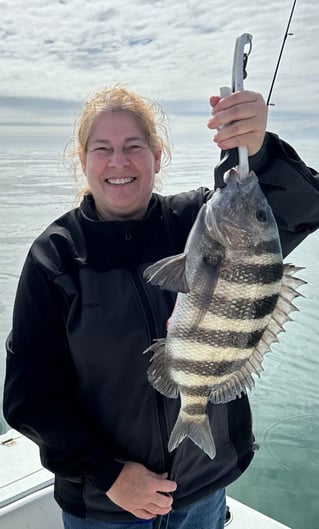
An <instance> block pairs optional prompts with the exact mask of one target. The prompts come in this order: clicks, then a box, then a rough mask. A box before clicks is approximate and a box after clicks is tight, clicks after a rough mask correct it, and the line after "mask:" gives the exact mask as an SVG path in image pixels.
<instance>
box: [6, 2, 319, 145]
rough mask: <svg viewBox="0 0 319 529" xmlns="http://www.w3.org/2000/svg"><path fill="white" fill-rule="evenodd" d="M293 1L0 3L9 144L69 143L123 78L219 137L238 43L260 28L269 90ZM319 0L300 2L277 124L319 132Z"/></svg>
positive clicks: (260, 70)
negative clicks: (216, 123) (93, 99)
mask: <svg viewBox="0 0 319 529" xmlns="http://www.w3.org/2000/svg"><path fill="white" fill-rule="evenodd" d="M292 3H293V2H292V1H291V0H279V1H278V0H267V1H266V0H227V1H225V0H205V1H201V0H184V1H182V0H175V1H172V0H135V1H128V0H113V1H111V0H94V1H93V0H91V1H90V0H50V1H48V0H30V1H28V2H26V1H25V0H8V1H1V0H0V13H1V17H0V143H2V145H3V146H6V145H8V144H10V143H14V142H16V141H18V140H23V141H24V142H27V139H26V138H27V137H29V139H35V140H36V141H38V142H40V143H41V142H47V141H51V140H52V141H53V140H54V139H55V138H57V139H58V140H60V139H61V138H62V141H63V142H64V140H65V139H66V138H67V137H68V136H69V135H70V134H71V131H72V124H73V121H74V115H75V113H76V112H77V110H78V109H79V107H80V104H81V102H82V101H83V100H84V99H85V97H86V96H87V95H88V94H89V93H90V92H92V91H93V90H95V89H96V88H99V87H101V86H103V85H106V84H113V83H116V82H121V83H124V84H126V85H127V86H129V87H131V88H133V89H135V90H137V91H138V92H140V93H141V94H142V95H145V96H147V97H151V98H155V99H156V100H158V101H159V102H161V103H162V105H163V106H164V109H165V110H166V112H167V113H168V115H169V117H170V122H171V126H172V129H173V133H176V134H177V135H178V137H181V138H184V139H187V140H189V139H191V138H197V139H200V138H201V135H202V134H203V136H204V134H207V130H206V123H207V119H208V117H209V105H208V99H209V96H210V95H211V94H216V93H218V92H219V87H220V86H224V85H229V84H230V77H231V66H232V59H233V51H234V44H235V39H236V37H238V36H239V35H241V34H242V33H245V32H248V33H251V34H252V35H253V50H252V53H251V55H250V57H249V62H248V78H247V80H246V82H245V87H246V88H248V89H251V90H256V91H260V92H261V93H262V94H263V95H264V97H265V99H266V98H267V95H268V91H269V88H270V84H271V80H272V76H273V74H274V69H275V65H276V62H277V59H278V55H279V51H280V48H281V45H282V41H283V37H284V34H285V30H286V27H287V23H288V19H289V15H290V11H291V7H292ZM318 21H319V1H318V0H297V5H296V9H295V13H294V17H293V20H292V23H291V27H290V31H291V32H292V33H293V36H289V37H288V39H287V42H286V46H285V51H284V54H283V58H282V62H281V66H280V69H279V73H278V77H277V81H276V84H275V87H274V91H273V97H272V102H273V103H275V106H274V107H271V109H270V116H269V128H271V129H272V130H275V131H277V132H280V133H281V134H286V135H288V136H289V135H291V136H294V135H295V136H298V135H301V136H305V135H308V136H309V137H311V138H313V137H318V132H319V127H318V123H319V52H318Z"/></svg>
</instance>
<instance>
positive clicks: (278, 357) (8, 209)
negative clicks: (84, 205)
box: [0, 142, 319, 529]
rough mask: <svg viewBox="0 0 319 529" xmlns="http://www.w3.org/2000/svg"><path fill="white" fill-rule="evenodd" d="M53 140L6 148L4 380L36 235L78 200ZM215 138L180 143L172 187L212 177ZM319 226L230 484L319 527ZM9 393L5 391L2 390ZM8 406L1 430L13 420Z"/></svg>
mask: <svg viewBox="0 0 319 529" xmlns="http://www.w3.org/2000/svg"><path fill="white" fill-rule="evenodd" d="M294 146H295V147H296V149H297V150H298V151H299V152H300V153H301V154H302V156H303V158H304V160H305V161H306V163H307V164H308V165H311V166H313V167H315V166H317V165H318V164H317V150H316V145H315V143H314V142H303V143H302V142H299V144H298V143H296V142H295V143H294ZM61 151H62V149H61V150H57V149H54V148H47V149H41V150H39V149H37V150H36V149H31V148H30V149H28V150H21V149H18V150H17V149H15V150H12V151H10V150H2V151H1V180H2V182H1V183H2V185H1V196H0V292H1V296H0V314H1V318H0V343H1V345H0V390H1V396H2V386H3V377H4V369H5V347H4V341H5V338H6V336H7V334H8V332H9V330H10V327H11V314H12V306H13V301H14V295H15V290H16V286H17V281H18V278H19V274H20V271H21V267H22V265H23V262H24V259H25V256H26V253H27V251H28V248H29V247H30V245H31V243H32V241H33V239H34V238H35V237H36V236H37V235H38V234H39V233H40V232H41V231H42V230H43V229H44V228H45V227H46V226H47V225H48V224H49V223H50V222H51V221H52V220H54V219H55V218H56V217H58V216H59V215H61V214H63V213H64V212H65V211H66V210H67V209H69V208H70V207H72V204H73V196H74V195H73V191H74V186H73V182H72V181H71V179H70V177H69V176H68V173H67V171H66V169H65V167H64V165H63V163H62V154H61ZM211 151H212V149H211V146H210V145H207V146H196V147H194V145H179V146H178V145H177V146H176V147H175V150H174V154H173V162H172V164H171V167H170V169H169V170H168V174H167V175H166V177H165V185H164V188H163V192H167V193H173V192H178V191H181V190H186V189H191V188H196V187H198V186H200V185H208V186H211V185H212V184H213V169H214V165H215V163H216V156H215V155H214V154H212V152H211ZM318 261H319V232H318V233H315V234H312V235H311V236H310V237H309V238H308V239H306V240H305V241H304V242H303V243H302V244H301V245H300V246H299V247H298V248H297V249H296V250H295V251H294V252H292V253H291V254H290V255H289V256H288V258H287V262H291V263H293V264H295V265H298V266H303V267H305V269H304V270H302V271H301V272H300V273H299V275H300V277H302V278H304V279H305V280H306V281H307V285H305V286H304V287H303V288H302V293H303V295H304V298H298V300H297V302H296V303H297V305H298V308H299V309H300V311H299V312H294V313H293V319H294V321H293V322H290V323H288V324H287V325H286V333H282V334H281V336H280V343H279V344H276V345H274V346H273V348H272V351H271V352H270V353H268V354H267V355H266V358H265V361H264V373H263V375H262V377H261V379H260V380H258V381H257V382H256V387H255V388H254V390H253V392H252V393H251V394H250V401H251V405H252V412H253V421H254V432H255V436H256V441H257V442H258V444H259V445H260V449H259V451H258V452H257V453H256V456H255V459H254V461H253V463H252V464H251V466H250V467H249V469H248V470H247V471H246V472H245V474H244V475H243V476H242V477H241V478H240V479H239V480H238V481H237V482H236V483H234V484H233V485H231V486H230V487H229V488H228V490H227V493H228V494H229V495H231V496H232V497H234V498H236V499H238V500H239V501H242V502H244V503H246V504H247V505H250V506H251V507H253V508H256V509H257V510H259V511H261V512H263V513H265V514H267V515H269V516H271V517H273V518H275V519H277V520H279V521H281V522H282V523H285V524H287V525H288V526H289V527H291V528H292V529H316V528H317V527H319V501H318V499H319V443H318V439H319V397H318V375H319V331H318V316H319V277H318V272H317V270H318V264H317V263H318ZM0 400H1V397H0ZM6 427H7V426H6V424H5V421H4V419H3V417H2V415H1V413H0V432H1V431H5V429H6Z"/></svg>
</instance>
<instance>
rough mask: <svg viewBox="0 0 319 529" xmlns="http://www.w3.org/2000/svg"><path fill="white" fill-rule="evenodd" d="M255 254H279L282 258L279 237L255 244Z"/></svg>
mask: <svg viewBox="0 0 319 529" xmlns="http://www.w3.org/2000/svg"><path fill="white" fill-rule="evenodd" d="M254 253H255V255H261V254H263V253H267V254H274V255H279V256H280V258H281V247H280V244H279V241H278V239H270V240H269V241H262V242H261V243H259V244H256V246H254Z"/></svg>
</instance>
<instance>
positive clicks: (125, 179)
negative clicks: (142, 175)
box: [105, 176, 136, 186]
mask: <svg viewBox="0 0 319 529" xmlns="http://www.w3.org/2000/svg"><path fill="white" fill-rule="evenodd" d="M135 180H136V177H135V176H122V177H120V178H119V177H117V178H106V179H105V182H106V183H107V184H109V185H115V186H118V185H126V184H131V183H132V182H134V181H135Z"/></svg>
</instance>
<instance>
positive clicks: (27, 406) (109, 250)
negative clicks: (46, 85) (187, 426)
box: [4, 134, 319, 521]
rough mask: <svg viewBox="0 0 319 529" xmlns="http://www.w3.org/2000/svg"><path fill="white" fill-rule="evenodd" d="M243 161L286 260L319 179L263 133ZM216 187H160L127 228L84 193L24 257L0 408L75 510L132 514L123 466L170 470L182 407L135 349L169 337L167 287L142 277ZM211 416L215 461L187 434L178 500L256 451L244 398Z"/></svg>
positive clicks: (227, 476) (222, 481) (216, 484)
mask: <svg viewBox="0 0 319 529" xmlns="http://www.w3.org/2000/svg"><path fill="white" fill-rule="evenodd" d="M251 165H253V168H255V169H256V170H257V171H258V176H259V179H260V183H261V186H262V188H263V190H264V192H265V194H266V195H267V197H268V201H269V202H270V204H271V206H272V208H273V210H274V213H275V216H276V218H277V222H278V225H279V229H280V236H281V241H282V247H283V253H284V254H285V255H286V254H287V253H288V252H289V251H291V250H292V249H293V248H294V247H295V246H297V244H298V243H299V242H301V241H302V240H303V239H304V238H305V237H306V236H307V234H309V233H310V232H312V231H313V230H315V229H316V228H317V227H318V226H319V179H318V175H317V176H316V175H315V172H314V171H312V170H310V169H308V168H307V167H306V166H305V165H304V164H303V162H301V161H300V159H299V158H298V156H297V155H296V153H295V152H294V151H293V150H292V149H291V147H289V146H288V145H287V144H284V143H283V142H281V141H280V140H279V139H278V138H277V137H276V136H274V135H270V134H268V135H267V138H266V141H265V144H264V147H263V149H262V150H261V152H260V153H258V154H257V155H256V156H255V157H253V158H252V159H251ZM254 165H255V167H254ZM210 194H211V191H209V190H208V189H204V188H200V189H198V190H197V191H190V192H187V193H180V194H178V195H174V196H169V197H162V196H159V195H156V194H154V195H153V197H152V199H151V202H150V205H149V208H148V211H147V213H146V215H145V217H144V218H143V219H142V220H138V221H123V222H101V221H99V220H98V219H97V217H96V214H95V208H94V202H93V198H92V197H91V196H87V197H86V198H85V199H84V200H83V201H82V203H81V205H80V207H79V208H76V209H74V210H72V211H70V212H68V213H67V214H65V215H64V216H62V217H61V218H59V219H58V220H56V221H55V222H54V223H53V224H51V225H50V226H49V227H48V228H47V229H46V231H45V232H44V233H43V234H42V235H40V237H39V238H38V239H37V240H36V241H35V242H34V243H33V245H32V247H31V250H30V252H29V254H28V256H27V259H26V262H25V265H24V268H23V272H22V275H21V278H20V281H19V285H18V290H17V295H16V301H15V307H14V315H13V329H12V332H11V333H10V335H9V337H8V340H7V351H8V355H7V371H6V381H5V392H4V413H5V417H6V419H7V421H8V423H9V424H10V425H12V426H13V427H14V428H16V429H17V430H19V431H20V432H22V433H23V434H24V435H26V436H28V437H29V438H30V439H32V440H33V441H35V442H36V443H37V444H38V445H39V447H40V454H41V459H42V463H43V465H44V466H45V467H47V468H48V469H50V470H51V471H52V472H54V473H55V475H56V480H55V497H56V500H57V502H58V503H59V505H60V506H61V507H62V508H63V509H65V510H66V511H68V512H70V513H72V514H74V515H77V516H81V517H85V516H88V517H91V518H96V519H101V520H109V521H111V520H113V521H130V520H133V519H134V517H133V516H132V515H131V514H129V513H126V512H125V511H123V510H122V509H120V508H119V507H118V506H116V505H115V504H113V503H112V502H111V501H110V500H109V499H108V498H107V496H106V495H105V491H106V490H107V489H108V488H109V487H110V486H111V484H112V483H113V482H114V480H115V479H116V477H117V475H118V474H119V472H120V470H121V468H122V465H123V462H124V461H128V460H131V461H136V462H140V463H142V464H144V465H145V466H146V467H148V468H149V469H151V470H153V471H154V472H158V473H160V472H164V471H169V470H170V467H171V463H172V456H171V455H170V454H169V453H168V451H167V443H168V437H169V434H170V431H171V430H172V427H173V425H174V423H175V420H176V417H177V415H178V411H179V401H178V399H176V400H175V399H167V398H165V397H163V396H162V395H160V394H159V393H158V392H157V391H155V390H154V389H153V388H152V387H151V385H150V384H149V383H148V381H147V377H146V371H147V368H148V365H149V359H150V357H149V355H147V354H144V355H143V354H142V353H143V351H144V350H145V349H147V347H148V346H149V345H150V344H151V343H152V341H153V340H154V339H156V338H160V337H163V336H165V334H166V322H167V320H168V319H169V316H170V314H171V312H172V309H173V306H174V302H175V295H173V294H171V293H169V292H165V291H161V290H160V289H159V288H157V287H154V286H151V285H149V284H147V283H146V282H145V281H144V280H143V271H144V270H145V268H146V267H147V266H148V265H149V264H150V263H152V262H154V261H156V260H158V259H161V258H163V257H165V256H168V255H173V254H176V253H180V252H181V251H182V250H183V249H184V245H185V242H186V239H187V236H188V233H189V231H190V228H191V226H192V224H193V222H194V220H195V218H196V215H197V213H198V211H199V209H200V207H201V206H202V204H203V203H204V202H205V201H206V200H207V199H208V197H209V196H210ZM208 414H209V416H210V421H211V425H212V430H213V435H214V439H215V442H216V447H217V455H216V458H215V459H214V460H210V459H209V458H208V457H207V456H206V455H205V454H204V453H203V452H202V451H201V450H200V449H199V448H198V447H197V446H196V445H194V444H193V443H192V442H191V441H190V440H188V439H187V440H185V441H184V443H185V449H184V450H183V458H182V459H181V461H176V468H178V475H177V481H178V488H177V491H176V493H175V495H174V498H175V499H174V505H175V508H179V507H182V506H185V505H187V504H189V503H191V502H193V501H196V500H197V499H200V498H201V497H203V496H205V495H207V494H209V493H212V492H214V491H215V490H217V489H220V488H221V487H224V486H226V485H228V484H229V483H231V482H232V481H234V480H235V479H236V478H238V477H239V476H240V475H241V473H242V472H243V471H244V470H245V469H246V468H247V466H248V464H249V462H250V461H251V459H252V457H253V435H252V425H251V413H250V408H249V403H248V399H247V397H242V398H241V399H236V400H234V401H232V402H230V403H228V404H226V405H222V404H219V405H217V406H216V405H215V406H214V405H212V404H209V405H208ZM173 456H174V454H173ZM174 457H175V456H174ZM178 457H179V451H178V450H177V451H176V458H178Z"/></svg>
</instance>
